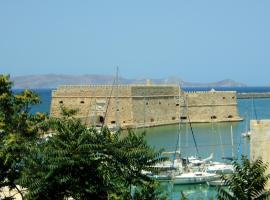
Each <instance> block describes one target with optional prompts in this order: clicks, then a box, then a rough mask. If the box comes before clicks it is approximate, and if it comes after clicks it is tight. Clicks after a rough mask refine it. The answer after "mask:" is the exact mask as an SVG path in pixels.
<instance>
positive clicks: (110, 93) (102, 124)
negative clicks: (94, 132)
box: [101, 79, 115, 130]
mask: <svg viewBox="0 0 270 200" xmlns="http://www.w3.org/2000/svg"><path fill="white" fill-rule="evenodd" d="M114 84H115V79H114V80H113V84H112V89H111V92H110V96H109V100H108V104H107V106H106V111H105V115H104V120H103V122H102V124H101V130H102V128H103V126H104V123H105V120H106V117H107V112H108V108H109V105H110V101H111V97H112V92H113V87H114Z"/></svg>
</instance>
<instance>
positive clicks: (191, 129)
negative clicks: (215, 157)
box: [187, 115, 200, 157]
mask: <svg viewBox="0 0 270 200" xmlns="http://www.w3.org/2000/svg"><path fill="white" fill-rule="evenodd" d="M187 117H188V123H189V127H190V131H191V133H192V137H193V141H194V144H195V147H196V152H197V155H198V157H200V156H199V150H198V145H197V142H196V139H195V136H194V132H193V128H192V125H191V121H190V117H189V115H188V116H187Z"/></svg>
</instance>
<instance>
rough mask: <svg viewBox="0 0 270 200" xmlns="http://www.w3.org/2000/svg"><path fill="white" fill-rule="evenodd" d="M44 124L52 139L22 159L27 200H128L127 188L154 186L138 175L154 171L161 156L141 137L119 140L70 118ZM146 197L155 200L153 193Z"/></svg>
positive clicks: (43, 141) (103, 131) (137, 194)
mask: <svg viewBox="0 0 270 200" xmlns="http://www.w3.org/2000/svg"><path fill="white" fill-rule="evenodd" d="M49 124H50V129H51V131H52V132H53V133H54V134H53V135H52V137H49V138H47V139H43V140H41V141H40V143H39V144H38V145H36V146H35V147H33V148H32V149H31V152H30V154H29V156H28V157H27V158H26V159H25V165H26V166H27V168H24V172H23V176H22V177H21V179H20V183H21V185H22V186H24V187H26V188H28V193H27V195H26V197H27V199H64V198H68V197H72V198H74V199H108V198H109V199H133V198H134V197H136V198H137V197H138V196H139V193H138V192H137V193H135V194H136V195H133V196H134V197H132V191H131V190H130V189H131V188H132V186H135V187H137V188H142V189H141V190H145V185H148V186H149V185H151V184H152V183H154V181H153V180H151V179H150V178H149V177H147V176H146V175H144V174H142V171H143V170H146V171H155V170H156V169H154V168H153V167H152V166H153V165H154V164H155V163H157V162H159V161H161V160H162V158H160V152H156V151H154V149H152V148H151V147H149V146H148V145H147V143H146V141H145V140H144V135H135V134H134V133H133V132H132V131H130V132H129V134H128V135H127V136H126V137H123V138H120V137H119V134H120V133H115V134H112V133H111V132H110V131H109V130H108V129H107V128H106V127H105V128H103V129H102V130H101V131H97V130H96V129H95V128H91V129H89V128H86V127H85V126H84V125H82V123H81V122H80V121H79V120H78V119H75V118H72V117H64V118H62V119H53V118H51V119H50V122H49ZM150 189H152V190H153V191H154V190H155V189H154V187H152V188H151V187H149V190H150ZM140 194H141V193H140ZM151 194H152V195H153V196H155V198H156V199H157V198H158V193H157V192H155V193H154V192H152V193H151ZM144 195H145V194H144ZM141 197H142V195H141ZM137 199H138V198H137ZM141 199H143V198H141ZM152 199H153V198H152Z"/></svg>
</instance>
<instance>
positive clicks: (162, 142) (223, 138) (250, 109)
mask: <svg viewBox="0 0 270 200" xmlns="http://www.w3.org/2000/svg"><path fill="white" fill-rule="evenodd" d="M244 89H245V91H251V92H252V91H253V90H254V89H253V90H251V89H252V88H251V89H250V90H248V89H247V88H244ZM266 89H267V91H268V90H270V88H266ZM258 90H259V91H261V90H262V88H256V91H258ZM36 92H37V93H38V94H39V95H40V97H41V100H42V104H40V105H38V106H35V107H34V108H33V109H32V111H33V112H37V111H39V112H49V110H50V99H51V90H36ZM238 109H239V113H240V115H241V116H242V117H244V118H245V120H244V121H242V122H234V123H205V124H192V127H193V130H194V135H195V138H196V141H197V144H198V149H199V156H201V157H207V156H209V155H210V154H211V153H214V159H215V160H217V161H220V160H221V157H222V156H225V157H230V156H232V155H235V156H237V157H238V158H239V157H240V155H241V154H244V155H249V139H246V138H243V137H241V133H242V132H244V131H245V130H246V127H249V120H250V119H255V117H256V116H257V117H258V119H270V99H254V102H252V100H251V99H240V100H238ZM231 126H232V128H233V145H232V144H231V141H232V140H231ZM143 130H144V129H138V130H136V131H137V132H142V131H143ZM145 131H146V140H147V141H148V143H149V144H150V145H152V146H154V147H155V148H157V149H160V148H163V149H165V150H166V151H173V150H175V146H176V143H177V138H178V134H179V132H180V146H181V152H182V156H191V155H195V154H196V149H195V146H194V141H193V139H192V134H191V131H190V128H189V126H188V125H187V124H182V125H180V126H179V125H169V126H160V127H154V128H147V129H145ZM163 188H164V190H165V191H167V192H168V193H169V197H170V199H171V200H179V199H180V196H181V191H182V192H184V194H185V195H186V196H187V197H188V198H189V199H194V200H197V199H216V198H215V196H216V190H215V189H214V188H212V187H208V186H207V185H188V186H173V185H171V184H166V185H164V186H163Z"/></svg>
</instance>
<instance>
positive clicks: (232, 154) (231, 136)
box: [231, 125, 234, 159]
mask: <svg viewBox="0 0 270 200" xmlns="http://www.w3.org/2000/svg"><path fill="white" fill-rule="evenodd" d="M231 142H232V159H233V158H234V150H233V149H234V148H233V147H234V146H233V127H232V125H231Z"/></svg>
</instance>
